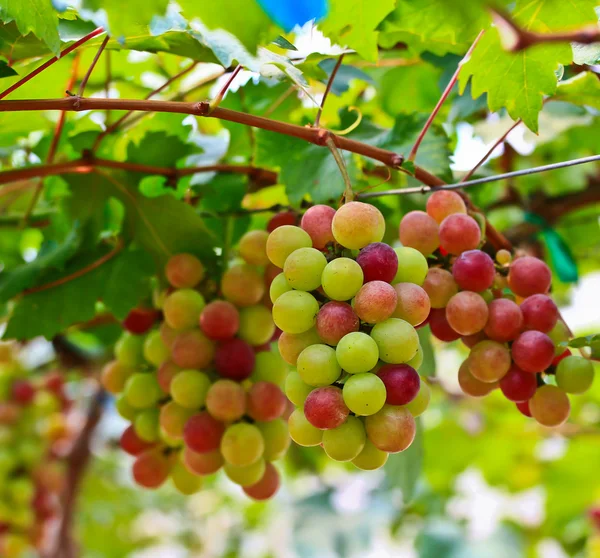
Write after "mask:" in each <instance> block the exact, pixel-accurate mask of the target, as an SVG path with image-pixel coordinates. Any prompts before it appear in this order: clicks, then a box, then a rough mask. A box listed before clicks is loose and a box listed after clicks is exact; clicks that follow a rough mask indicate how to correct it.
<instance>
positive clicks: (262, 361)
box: [250, 351, 288, 386]
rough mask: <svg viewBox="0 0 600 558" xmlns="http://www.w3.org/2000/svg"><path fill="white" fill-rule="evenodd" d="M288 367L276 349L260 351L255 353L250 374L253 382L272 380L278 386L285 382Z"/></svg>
mask: <svg viewBox="0 0 600 558" xmlns="http://www.w3.org/2000/svg"><path fill="white" fill-rule="evenodd" d="M287 372H288V367H287V366H286V364H285V362H284V360H283V359H282V358H281V356H280V355H279V353H278V352H277V351H273V352H271V351H261V352H260V353H256V360H255V363H254V369H253V370H252V376H251V377H250V379H251V380H252V381H254V382H260V381H264V382H273V383H274V384H277V385H278V386H282V385H283V384H284V383H285V379H286V377H287Z"/></svg>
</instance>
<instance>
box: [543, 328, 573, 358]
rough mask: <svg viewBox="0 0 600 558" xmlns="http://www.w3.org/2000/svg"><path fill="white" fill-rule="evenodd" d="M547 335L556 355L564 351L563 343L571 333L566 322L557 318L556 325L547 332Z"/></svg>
mask: <svg viewBox="0 0 600 558" xmlns="http://www.w3.org/2000/svg"><path fill="white" fill-rule="evenodd" d="M548 337H550V340H551V341H552V343H554V356H558V355H560V354H562V353H563V352H564V350H565V347H564V346H563V343H566V342H567V341H568V340H569V338H570V337H571V335H570V332H569V328H568V327H567V324H565V322H563V321H562V320H558V321H557V322H556V325H555V326H554V327H553V328H552V329H551V330H550V331H549V332H548Z"/></svg>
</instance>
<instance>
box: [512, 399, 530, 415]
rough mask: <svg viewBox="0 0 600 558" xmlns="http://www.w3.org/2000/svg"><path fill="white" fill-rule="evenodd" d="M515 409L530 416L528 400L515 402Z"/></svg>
mask: <svg viewBox="0 0 600 558" xmlns="http://www.w3.org/2000/svg"><path fill="white" fill-rule="evenodd" d="M515 405H516V407H517V409H519V412H520V413H521V414H522V415H525V416H526V417H529V418H531V410H530V409H529V401H519V402H518V403H515Z"/></svg>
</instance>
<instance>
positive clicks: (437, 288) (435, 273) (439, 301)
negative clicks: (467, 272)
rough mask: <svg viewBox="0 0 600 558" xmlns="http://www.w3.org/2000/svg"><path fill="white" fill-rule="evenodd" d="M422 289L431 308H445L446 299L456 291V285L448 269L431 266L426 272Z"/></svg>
mask: <svg viewBox="0 0 600 558" xmlns="http://www.w3.org/2000/svg"><path fill="white" fill-rule="evenodd" d="M423 289H425V292H426V293H427V296H428V297H429V301H430V302H431V307H432V308H445V307H446V304H448V301H449V300H450V299H451V298H452V297H453V296H454V295H455V294H456V293H457V292H458V285H457V284H456V281H455V280H454V277H452V274H451V273H450V272H449V271H446V270H445V269H442V268H439V267H432V268H431V269H430V270H429V271H428V272H427V277H425V282H424V283H423Z"/></svg>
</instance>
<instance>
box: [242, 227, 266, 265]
mask: <svg viewBox="0 0 600 558" xmlns="http://www.w3.org/2000/svg"><path fill="white" fill-rule="evenodd" d="M268 238H269V233H268V232H267V231H248V232H247V233H246V234H245V235H244V236H242V238H240V244H239V251H240V256H241V257H242V259H243V260H244V261H245V262H246V263H247V264H250V265H262V266H264V265H267V264H268V263H269V258H268V257H267V239H268Z"/></svg>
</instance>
